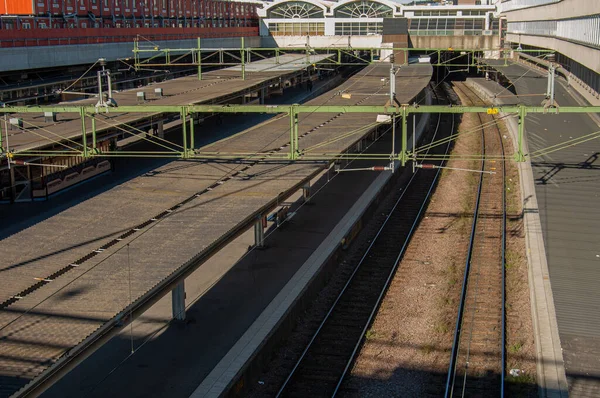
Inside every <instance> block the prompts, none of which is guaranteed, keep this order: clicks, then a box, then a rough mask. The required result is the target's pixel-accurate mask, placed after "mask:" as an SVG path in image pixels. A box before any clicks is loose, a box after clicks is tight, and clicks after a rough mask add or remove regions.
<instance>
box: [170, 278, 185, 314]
mask: <svg viewBox="0 0 600 398" xmlns="http://www.w3.org/2000/svg"><path fill="white" fill-rule="evenodd" d="M171 302H172V305H173V319H175V320H177V321H184V320H185V281H181V282H179V283H178V284H177V286H175V287H174V288H173V290H171Z"/></svg>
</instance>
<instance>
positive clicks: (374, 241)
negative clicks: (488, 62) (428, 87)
mask: <svg viewBox="0 0 600 398" xmlns="http://www.w3.org/2000/svg"><path fill="white" fill-rule="evenodd" d="M452 120H453V125H454V118H453V119H452ZM440 121H441V115H439V118H438V122H437V125H436V129H435V133H434V137H433V138H432V139H435V136H436V135H437V133H438V130H439V126H440ZM449 146H450V145H448V147H449ZM439 174H440V169H438V171H437V172H436V176H435V177H434V180H433V181H432V183H431V185H430V188H429V190H428V193H427V195H426V197H425V199H424V200H423V202H422V204H421V207H420V209H419V211H418V214H417V216H416V219H415V221H414V223H413V224H412V226H411V228H410V231H409V233H408V236H407V238H406V240H405V242H404V244H403V246H402V248H401V250H400V252H399V254H398V255H397V257H396V260H395V265H394V266H393V267H392V270H391V271H390V273H389V275H388V278H387V280H386V282H385V284H384V287H383V288H382V290H381V292H380V294H379V296H378V298H377V301H376V303H375V305H374V307H373V309H372V311H371V313H370V315H369V317H368V320H367V322H366V323H365V325H364V327H363V330H362V332H361V334H360V336H361V337H360V338H359V340H358V341H357V342H356V344H355V346H354V348H353V351H352V353H351V355H350V357H349V358H348V361H347V362H346V366H345V368H344V370H343V372H342V374H341V375H340V377H339V379H338V382H337V384H336V386H335V389H334V391H333V393H332V396H335V395H336V394H337V392H338V391H339V388H340V386H341V384H342V382H343V379H344V377H345V375H346V373H347V371H348V369H349V368H350V365H351V364H352V362H353V360H354V357H355V355H356V352H357V351H358V348H359V347H360V345H361V343H362V340H363V337H364V334H365V332H366V329H367V328H368V326H369V325H370V324H371V321H372V319H373V317H374V316H375V314H376V312H377V310H378V308H379V305H380V303H381V300H382V298H383V296H384V294H385V292H386V291H387V288H388V286H389V283H390V282H391V279H392V277H393V275H394V273H395V272H396V269H397V266H398V263H399V260H400V259H401V257H402V256H403V255H404V252H405V250H406V247H407V245H408V242H409V241H410V239H411V237H412V234H413V232H414V230H415V228H416V226H417V224H418V222H419V220H420V216H421V214H422V212H423V210H424V208H425V206H426V204H427V202H428V200H429V197H430V195H431V192H432V191H433V188H434V186H435V183H436V182H437V179H438V176H439ZM415 178H416V174H413V175H412V177H411V178H410V180H409V182H408V183H407V185H406V187H405V188H404V190H403V192H402V194H401V195H400V197H399V198H398V200H397V201H396V202H395V204H394V206H393V207H392V210H391V211H390V212H389V214H388V215H387V216H386V218H385V220H384V222H383V224H382V226H381V227H380V228H379V230H378V231H377V233H376V235H375V237H374V238H373V240H372V241H371V243H370V244H369V246H368V248H367V249H366V251H365V253H364V254H363V256H362V257H361V259H360V261H359V263H358V265H357V266H356V267H355V268H354V270H353V272H352V274H351V275H350V277H349V278H348V280H347V282H346V283H345V285H344V287H343V288H342V290H341V292H340V293H339V294H338V296H337V298H336V299H335V301H334V303H333V304H332V305H331V307H330V308H329V310H328V312H327V314H326V315H325V317H324V319H323V320H322V322H321V323H320V325H319V327H318V328H317V330H316V332H315V333H314V334H313V336H312V338H311V340H310V341H309V343H308V345H307V346H306V348H305V349H304V351H303V352H302V354H301V356H300V358H299V359H298V361H296V364H295V366H294V368H293V369H292V370H291V372H290V373H289V374H288V377H287V378H286V380H285V381H284V383H283V385H282V386H281V388H280V389H279V391H278V392H277V395H276V397H281V396H282V394H284V392H285V390H286V388H287V387H288V385H289V383H290V381H291V379H292V377H293V376H294V374H295V373H296V370H297V369H298V368H299V366H300V365H301V363H302V361H303V360H304V358H305V357H306V354H307V353H308V351H309V350H310V348H311V347H312V345H313V343H314V341H315V340H316V339H317V337H318V336H319V334H320V333H321V330H322V329H323V327H324V325H325V323H326V322H327V321H328V319H329V318H330V316H331V314H332V313H333V311H334V310H335V308H336V306H337V304H338V302H339V301H340V299H341V298H342V296H343V295H344V293H345V292H346V291H347V289H348V286H349V285H350V283H351V282H352V281H353V279H354V276H355V275H356V273H357V272H358V270H359V269H360V267H361V265H362V264H363V263H364V261H365V259H366V258H367V257H368V255H369V254H370V253H371V250H372V248H373V246H374V245H375V243H376V242H377V240H378V238H379V237H380V235H381V233H382V231H383V229H384V228H385V227H386V225H387V223H388V221H389V220H390V218H391V217H392V215H393V214H394V211H395V210H396V208H397V207H398V205H399V204H400V203H401V201H402V199H403V198H404V195H405V193H406V192H407V188H408V187H409V186H410V185H411V184H412V183H413V181H414V180H415Z"/></svg>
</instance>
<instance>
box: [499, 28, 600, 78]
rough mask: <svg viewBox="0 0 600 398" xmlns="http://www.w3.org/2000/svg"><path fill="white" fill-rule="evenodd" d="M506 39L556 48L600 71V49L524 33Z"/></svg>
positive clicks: (510, 35)
mask: <svg viewBox="0 0 600 398" xmlns="http://www.w3.org/2000/svg"><path fill="white" fill-rule="evenodd" d="M506 39H507V40H508V41H512V42H514V43H521V44H527V45H530V46H536V47H542V48H549V49H552V50H556V51H558V52H559V53H561V54H564V55H566V56H567V57H569V58H571V59H574V60H575V61H577V62H579V63H580V64H582V65H584V66H586V67H587V68H589V69H591V70H593V71H596V73H600V50H594V49H592V48H590V47H586V46H582V45H579V44H575V43H571V42H568V41H565V40H561V39H555V38H551V37H545V36H528V35H524V34H520V35H517V34H510V33H509V34H507V35H506Z"/></svg>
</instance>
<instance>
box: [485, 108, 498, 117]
mask: <svg viewBox="0 0 600 398" xmlns="http://www.w3.org/2000/svg"><path fill="white" fill-rule="evenodd" d="M487 114H488V115H496V114H498V108H488V109H487Z"/></svg>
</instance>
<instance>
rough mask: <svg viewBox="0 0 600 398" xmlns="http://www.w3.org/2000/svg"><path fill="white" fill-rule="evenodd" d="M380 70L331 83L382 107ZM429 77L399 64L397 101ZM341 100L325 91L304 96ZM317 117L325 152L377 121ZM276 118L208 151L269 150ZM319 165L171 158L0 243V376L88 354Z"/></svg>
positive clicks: (20, 378) (313, 141) (6, 380)
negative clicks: (1, 262)
mask: <svg viewBox="0 0 600 398" xmlns="http://www.w3.org/2000/svg"><path fill="white" fill-rule="evenodd" d="M369 70H370V71H369ZM388 73H389V66H387V65H372V66H370V67H368V68H367V69H366V70H365V71H364V72H362V73H360V74H357V75H355V76H354V77H353V78H352V79H350V80H349V81H348V82H346V83H345V84H344V85H342V86H341V87H340V90H347V91H354V92H355V94H356V96H358V97H354V96H353V98H352V100H353V101H354V102H353V103H355V102H359V101H360V103H362V104H381V103H382V102H385V99H386V97H385V96H377V95H375V94H378V93H379V91H381V92H382V93H386V92H387V90H388V89H389V88H386V87H385V85H383V84H382V82H381V76H385V75H387V74H388ZM430 76H431V67H430V66H428V65H411V66H408V67H405V68H403V69H401V73H400V77H399V78H398V79H397V86H396V92H397V93H401V94H400V95H399V97H400V98H399V100H400V101H401V102H408V101H410V100H412V99H413V98H414V97H415V96H416V95H417V94H418V93H420V92H421V91H422V90H423V88H424V87H425V86H426V85H427V84H428V82H429V79H430ZM324 98H326V99H324ZM354 98H356V100H354ZM341 100H342V98H341V97H340V96H332V95H329V96H328V95H327V94H325V95H323V96H320V97H318V98H317V99H315V100H313V101H314V102H313V101H311V102H310V103H322V102H323V101H325V102H326V103H330V104H334V103H336V101H341ZM344 100H345V99H344ZM321 115H322V114H319V115H317V116H319V117H320V116H321ZM319 117H316V116H315V115H310V117H307V118H305V119H301V121H300V127H299V132H300V133H299V134H300V135H301V136H302V137H303V138H302V139H301V140H300V142H301V143H302V145H304V147H303V148H304V149H305V150H306V149H308V148H309V147H314V146H316V145H319V143H321V144H323V143H326V144H325V145H326V146H327V151H328V152H333V151H337V152H338V153H339V152H343V151H345V150H346V149H347V148H348V147H349V146H352V145H353V144H354V143H355V142H357V141H358V140H360V139H361V137H362V136H363V135H365V134H366V132H365V131H364V130H360V127H363V126H364V125H365V124H369V123H370V122H373V121H374V119H375V115H363V117H362V118H356V117H355V115H352V114H348V115H344V114H341V115H330V116H329V119H331V120H329V119H327V120H324V121H323V120H321V119H320V118H319ZM367 117H369V118H372V119H373V120H372V121H371V120H370V119H367ZM279 122H280V121H279V120H278V119H277V118H274V119H272V120H271V122H266V123H263V124H262V125H261V126H262V127H261V128H259V129H249V130H248V131H245V132H243V133H241V134H238V135H236V136H235V137H233V138H230V139H227V140H225V141H223V142H221V143H216V144H213V145H211V146H210V150H211V151H213V150H214V149H215V147H221V146H223V145H224V143H226V144H225V146H223V147H222V150H228V151H231V150H233V149H231V148H236V147H237V145H242V146H243V147H244V149H245V150H246V151H251V152H260V151H265V150H267V149H270V150H277V149H278V148H280V147H281V146H282V145H285V143H286V141H287V136H289V132H286V130H285V129H286V128H288V129H289V122H288V124H287V125H286V126H282V127H280V128H274V129H270V128H269V127H268V126H269V125H270V124H271V123H279ZM315 127H318V128H317V129H315ZM282 129H283V130H282ZM357 129H358V131H357V132H356V134H345V135H344V136H343V137H342V138H341V139H332V138H335V137H336V136H337V135H339V134H340V132H341V131H343V132H345V133H348V132H352V131H354V130H357ZM311 130H312V131H311ZM305 133H306V134H305ZM240 140H241V141H240ZM303 141H304V143H303ZM322 172H323V166H322V165H320V164H305V163H291V164H264V163H257V164H240V165H232V164H222V163H205V162H194V161H176V162H171V163H169V164H167V165H165V166H163V167H160V168H158V169H156V170H153V171H151V172H149V173H146V174H145V175H143V176H141V177H138V178H135V179H133V180H131V181H129V182H127V183H124V184H121V185H119V186H117V187H115V188H113V189H111V190H109V191H107V192H105V193H103V194H100V195H98V196H96V197H94V198H92V199H89V200H87V201H85V202H83V203H80V204H79V205H77V206H74V207H72V208H69V209H67V210H65V211H63V212H62V213H60V214H58V215H56V216H54V217H51V218H49V219H47V220H44V221H42V222H40V223H38V224H36V225H34V226H32V227H30V228H28V229H26V230H24V231H21V232H19V233H17V234H15V235H12V236H10V237H8V238H6V239H4V240H2V241H0V251H1V252H2V253H3V255H4V258H5V260H6V261H5V262H4V264H5V265H4V266H3V267H2V269H0V272H2V274H3V278H2V282H0V300H1V302H2V308H1V311H0V339H2V340H3V341H4V344H2V346H0V362H1V363H0V365H1V366H0V367H1V368H2V369H7V371H6V372H5V374H3V375H1V376H0V377H1V379H2V384H3V385H8V386H12V387H13V388H20V387H21V386H23V385H25V384H26V383H28V382H29V381H30V380H32V379H37V378H40V377H45V376H46V375H49V373H51V372H53V371H55V370H57V369H58V368H60V367H61V366H63V364H65V363H67V362H70V361H71V359H72V358H73V357H75V356H79V355H82V354H83V353H87V352H91V351H93V350H94V349H96V348H97V347H98V346H99V345H100V344H101V343H103V342H104V341H103V339H106V338H108V337H109V336H112V335H114V334H117V333H119V332H120V327H121V325H123V324H125V323H127V321H128V319H129V317H130V316H134V317H135V316H137V315H139V313H141V312H142V311H143V310H145V309H147V308H148V306H150V305H151V304H153V303H154V302H155V301H156V300H158V299H159V298H160V297H162V295H164V294H166V293H168V292H169V291H170V289H171V288H172V287H173V286H172V285H171V282H172V280H173V278H174V277H176V276H178V275H179V276H180V275H182V273H186V272H188V271H189V272H191V270H192V269H193V268H195V267H198V266H199V265H200V264H201V263H203V262H204V261H205V260H207V259H208V258H209V257H210V255H212V254H214V253H215V252H216V251H218V249H219V248H220V247H222V246H224V245H225V244H226V243H228V242H230V241H231V240H233V239H234V238H235V237H237V236H239V235H240V234H242V233H243V231H245V230H247V228H248V227H250V226H252V225H253V224H254V223H255V222H256V220H257V217H260V216H262V215H266V214H268V213H269V212H270V211H271V210H272V209H275V208H277V207H278V206H279V205H280V204H281V203H282V202H283V201H284V200H286V198H287V197H288V196H290V195H292V194H293V193H294V192H296V191H298V190H299V189H300V188H302V187H303V186H304V185H305V184H306V182H308V181H310V180H312V179H314V178H315V177H317V176H318V175H320V174H321V173H322ZM199 270H200V271H203V270H205V269H204V267H200V269H199ZM219 272H221V274H222V273H223V272H224V271H222V270H221V271H219ZM219 272H216V273H213V274H212V278H213V280H212V282H211V281H210V278H211V274H210V272H209V274H207V275H206V278H202V279H203V280H205V282H206V283H207V284H208V285H209V286H210V285H211V283H217V281H218V280H219V277H218V276H215V275H218V274H219ZM186 275H188V274H186ZM214 278H216V279H214ZM132 303H133V304H132ZM208 310H209V312H211V311H214V308H212V309H208ZM232 310H234V309H233V308H232ZM234 313H236V312H234ZM244 316H246V315H244ZM251 319H252V320H253V319H254V318H251ZM203 325H204V326H206V325H211V324H210V323H206V322H203ZM211 327H212V326H211ZM240 333H243V331H241V332H240ZM195 381H196V382H199V381H200V380H199V379H198V378H195Z"/></svg>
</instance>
